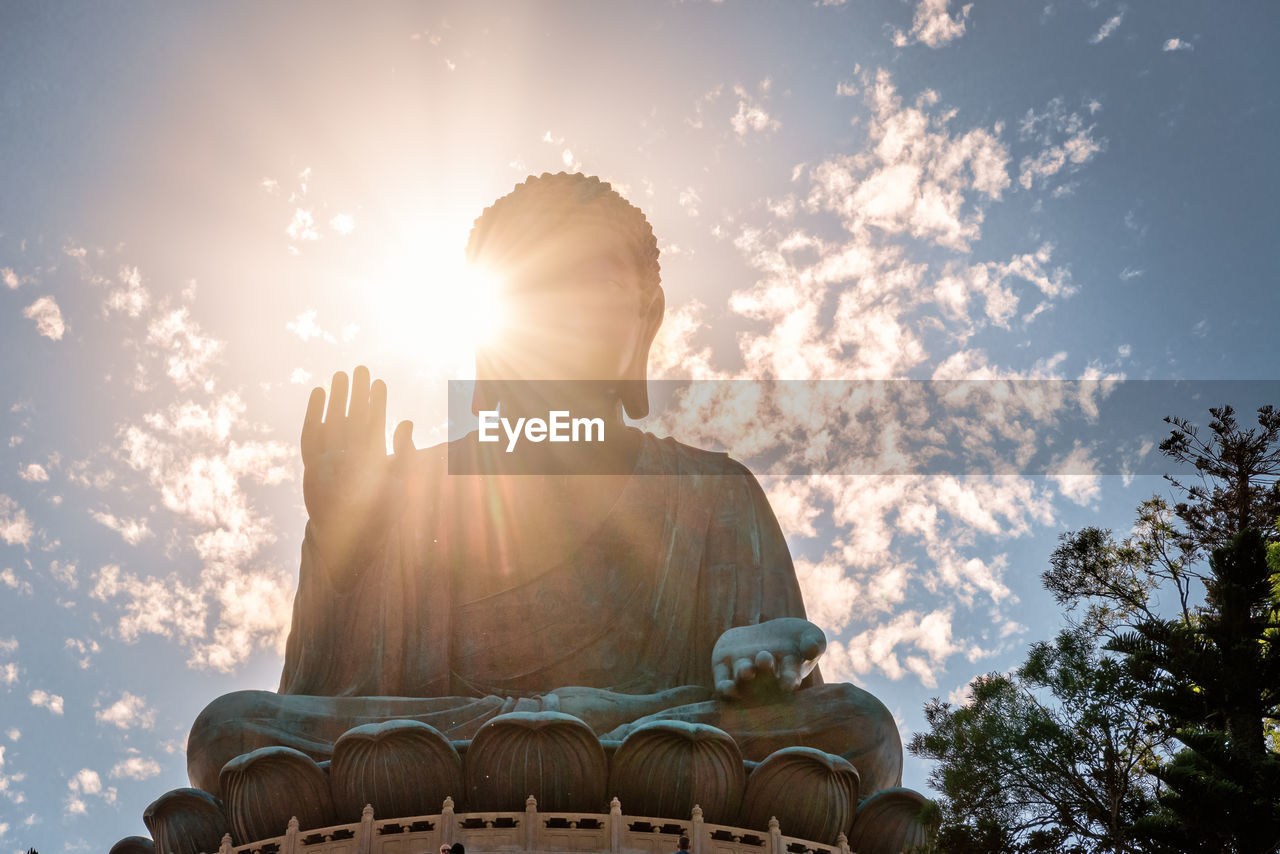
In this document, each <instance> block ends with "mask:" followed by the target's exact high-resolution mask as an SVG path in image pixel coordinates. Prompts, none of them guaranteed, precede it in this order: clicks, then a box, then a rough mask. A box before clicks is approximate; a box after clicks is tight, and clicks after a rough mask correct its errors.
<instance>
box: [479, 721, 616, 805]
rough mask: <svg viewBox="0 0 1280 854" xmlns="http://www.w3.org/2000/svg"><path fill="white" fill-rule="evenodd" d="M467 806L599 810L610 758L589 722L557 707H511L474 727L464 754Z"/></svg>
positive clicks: (603, 797)
mask: <svg viewBox="0 0 1280 854" xmlns="http://www.w3.org/2000/svg"><path fill="white" fill-rule="evenodd" d="M465 766H466V791H467V804H468V809H471V810H475V811H489V810H523V809H524V808H525V799H526V798H527V797H528V796H529V795H533V796H534V797H535V798H537V799H538V809H539V810H542V811H547V812H570V811H583V812H597V811H600V810H602V809H603V807H604V803H605V782H606V781H607V780H608V776H609V771H608V763H607V761H606V760H605V755H604V748H603V747H602V746H601V745H600V740H599V739H598V738H597V737H596V734H595V732H593V731H592V729H591V727H589V726H587V725H586V724H585V723H583V722H582V721H581V720H579V719H578V718H575V717H573V716H572V715H566V714H562V713H561V712H511V713H509V714H505V715H499V716H498V717H496V718H493V719H492V720H490V721H489V722H488V723H486V724H485V725H484V726H482V727H480V729H479V730H478V731H477V732H476V735H475V738H474V739H473V740H472V742H471V746H470V747H469V748H468V749H467V755H466V762H465Z"/></svg>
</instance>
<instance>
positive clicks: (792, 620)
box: [711, 617, 827, 700]
mask: <svg viewBox="0 0 1280 854" xmlns="http://www.w3.org/2000/svg"><path fill="white" fill-rule="evenodd" d="M826 648H827V637H826V635H825V634H823V632H822V629H820V628H818V627H817V626H815V625H814V624H813V623H811V622H809V621H808V620H802V619H800V618H798V617H781V618H779V619H776V620H768V621H766V622H763V623H757V624H756V625H753V626H737V627H735V628H732V629H729V630H728V631H726V632H725V633H724V634H722V635H721V636H720V639H719V640H717V641H716V645H715V648H714V649H713V650H712V652H711V660H712V668H713V670H714V675H715V680H716V693H717V694H719V695H720V696H722V697H727V698H733V699H738V700H768V699H773V698H776V697H777V696H778V695H780V694H789V693H791V692H792V691H795V690H796V689H797V688H799V687H800V682H801V681H802V680H803V679H804V678H805V677H806V676H808V675H809V673H810V672H811V671H812V670H813V668H814V665H815V664H817V661H818V656H820V655H822V653H823V652H824V651H825V650H826Z"/></svg>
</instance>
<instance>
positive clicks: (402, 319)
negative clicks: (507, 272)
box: [369, 219, 503, 378]
mask: <svg viewBox="0 0 1280 854" xmlns="http://www.w3.org/2000/svg"><path fill="white" fill-rule="evenodd" d="M469 227H470V222H469V221H468V220H465V219H464V220H462V221H461V224H459V223H458V221H457V220H446V219H423V220H418V221H414V222H409V223H404V224H403V225H402V226H401V228H400V229H399V231H400V235H399V239H398V240H396V241H393V242H392V244H391V245H390V246H388V250H387V253H386V255H385V256H384V257H383V258H382V259H381V261H380V263H379V264H378V265H377V270H376V271H375V272H374V273H373V275H372V276H371V277H370V281H369V285H370V288H371V290H372V291H374V293H372V294H370V296H371V297H373V299H374V301H375V304H376V305H378V307H379V308H378V311H379V314H380V315H382V316H383V317H384V318H385V321H384V323H382V324H380V325H381V326H382V327H383V334H384V335H386V336H387V337H386V340H384V341H382V342H380V343H381V344H382V345H383V346H385V347H386V348H387V349H389V350H392V351H394V352H395V353H396V354H397V355H399V356H401V357H403V358H406V359H408V360H411V361H414V362H416V363H417V364H418V365H419V367H421V368H423V369H426V370H439V371H442V372H446V373H450V374H451V375H453V376H455V377H458V378H470V377H471V376H472V373H473V371H474V356H475V351H476V349H477V348H480V347H483V346H484V345H486V344H488V343H491V342H492V341H493V340H494V338H495V337H496V336H497V335H498V334H499V330H500V329H501V327H502V321H503V316H502V314H503V306H502V301H501V299H500V298H499V281H498V278H497V277H496V276H495V275H494V274H492V273H490V272H487V271H485V270H482V269H480V268H478V267H476V266H474V265H471V264H468V263H467V262H466V257H465V249H466V238H467V229H468V228H469Z"/></svg>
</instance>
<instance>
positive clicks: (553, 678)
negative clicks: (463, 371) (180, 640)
mask: <svg viewBox="0 0 1280 854" xmlns="http://www.w3.org/2000/svg"><path fill="white" fill-rule="evenodd" d="M462 441H465V440H462ZM437 451H438V449H437ZM423 453H424V454H427V453H429V452H423ZM428 464H429V466H435V469H434V473H433V474H429V475H427V476H419V477H417V478H415V479H414V482H413V484H412V485H413V487H414V492H413V493H412V496H411V499H410V502H409V505H408V506H407V507H406V508H405V512H404V513H403V514H401V516H400V521H399V522H398V523H397V524H395V525H393V526H392V527H391V529H390V531H389V533H388V535H387V536H386V538H385V540H384V542H382V543H380V544H377V545H376V546H375V547H374V548H372V549H370V550H369V551H368V552H367V556H366V558H365V559H364V560H362V561H359V562H357V563H356V565H355V568H354V569H350V568H349V569H347V570H345V571H344V570H340V569H339V568H336V567H330V566H326V565H325V563H324V561H323V559H322V557H321V555H320V554H319V552H318V550H317V548H316V545H315V539H314V537H313V532H312V530H311V526H310V525H308V532H307V536H306V538H305V540H304V544H303V549H302V566H301V571H300V574H299V582H298V591H297V594H296V597H295V600H294V612H293V623H292V627H291V631H290V635H289V640H288V646H287V649H286V656H285V665H284V671H283V674H282V676H281V680H280V689H279V693H278V694H270V693H269V692H238V693H236V694H231V695H227V696H226V697H223V698H220V699H219V700H216V701H214V703H213V704H211V705H210V706H209V707H208V708H207V709H206V710H205V712H203V713H202V715H201V717H200V719H198V720H197V722H196V725H195V727H193V730H192V735H191V739H190V744H189V751H188V769H189V774H190V776H191V778H192V782H193V784H194V785H197V786H199V787H201V788H205V789H207V790H209V791H216V786H217V782H216V776H217V770H218V769H220V768H221V763H223V762H225V761H227V760H228V759H230V758H233V757H234V756H236V755H238V754H239V753H242V752H245V751H246V750H250V749H253V748H255V747H259V746H264V745H267V744H284V745H287V746H292V747H296V748H298V749H301V750H304V751H305V752H308V753H310V754H311V755H312V756H314V757H316V758H318V759H322V758H326V757H327V756H328V755H329V751H330V750H331V747H332V743H333V741H334V740H336V738H337V737H338V736H339V735H341V733H342V732H344V731H345V730H346V729H347V728H349V727H351V726H356V725H359V724H361V723H368V722H373V721H380V720H387V719H392V718H410V719H416V720H421V721H425V722H427V723H430V724H431V725H433V726H435V727H436V728H437V729H439V730H441V731H442V732H443V733H445V734H446V735H447V736H449V737H450V738H454V739H467V738H470V737H471V736H472V735H473V734H474V732H475V730H476V729H478V728H479V726H480V725H482V724H483V723H484V722H485V721H487V720H489V719H490V718H492V717H494V716H496V715H498V714H501V713H503V712H507V711H514V710H522V711H524V710H529V711H532V710H545V709H551V710H566V711H572V712H573V713H575V714H578V715H579V716H580V717H582V718H583V719H584V720H586V721H587V723H589V724H591V725H592V726H593V727H594V728H596V730H597V732H598V733H600V734H601V735H604V736H606V737H615V738H616V737H621V736H623V735H625V734H626V732H628V731H629V730H630V729H631V728H633V727H634V726H635V725H636V723H637V721H643V720H649V719H653V718H678V719H682V720H689V721H695V722H705V723H711V724H714V725H716V726H720V727H722V728H724V729H726V730H728V731H730V732H731V733H732V734H733V735H734V736H735V737H736V738H737V739H738V741H739V744H740V746H741V747H742V748H743V753H744V756H746V757H747V758H749V759H756V760H759V759H763V758H764V756H765V755H767V754H768V753H769V752H771V751H772V750H774V749H776V748H778V747H782V746H789V745H807V746H814V747H820V748H822V749H824V750H828V751H830V752H833V753H840V754H842V755H844V756H845V757H846V758H849V759H850V760H851V761H853V762H854V764H855V765H856V766H858V767H859V770H860V771H861V772H862V777H863V785H864V787H867V786H868V784H870V787H869V788H864V791H866V792H871V791H875V790H876V789H878V788H884V787H887V786H892V785H897V784H898V781H899V780H900V777H901V761H902V759H901V743H900V740H899V738H898V734H897V728H896V726H895V725H894V724H893V720H892V716H891V715H889V713H888V711H887V710H886V709H885V708H884V706H883V704H881V703H880V702H879V701H878V700H876V699H875V698H874V697H872V696H871V695H870V694H868V693H867V692H865V691H862V690H861V689H858V688H855V687H854V686H851V685H838V686H835V685H829V686H824V685H822V680H821V677H820V675H819V674H818V671H817V670H816V669H815V670H814V672H813V673H811V674H810V675H809V677H807V678H806V680H805V682H804V683H803V685H802V687H801V689H800V690H799V691H797V692H795V694H793V695H791V696H789V697H787V698H785V699H784V700H782V701H779V702H777V703H774V704H770V705H766V706H758V707H751V706H743V705H742V704H740V703H730V702H725V701H720V700H714V699H713V689H714V680H713V669H712V648H713V647H714V645H715V643H716V640H717V639H718V638H719V637H720V635H721V634H722V633H723V632H724V631H725V630H727V629H729V628H733V627H736V626H744V625H752V624H756V623H761V622H764V621H767V620H772V619H775V618H779V617H799V618H803V617H804V616H805V610H804V603H803V600H802V598H801V594H800V587H799V584H798V582H797V579H796V575H795V570H794V567H793V565H792V561H791V556H790V552H789V551H788V549H787V545H786V542H785V540H784V539H783V536H782V531H781V529H780V528H779V526H778V522H777V519H776V518H775V516H774V514H773V512H772V510H771V509H770V507H769V504H768V501H767V499H766V498H765V495H764V492H763V490H762V489H761V488H760V486H759V484H758V483H757V482H756V480H755V478H754V477H753V476H752V475H751V473H750V472H749V471H748V470H747V469H746V468H745V467H744V466H743V465H742V464H740V463H738V462H736V461H734V460H732V459H730V458H729V457H728V456H727V455H725V454H720V453H712V452H708V451H702V450H698V449H696V448H691V447H689V446H687V445H683V444H681V443H679V442H676V441H675V440H673V439H657V438H656V437H654V436H652V435H651V434H648V433H645V434H643V436H642V439H641V443H640V451H639V455H638V458H637V460H636V464H635V470H634V472H633V473H632V474H631V476H630V477H628V478H627V479H626V480H625V483H624V484H623V486H622V488H621V491H620V492H618V493H617V497H616V500H615V501H614V503H613V504H612V506H611V507H610V508H609V509H608V511H607V512H605V513H603V514H602V516H601V521H599V523H598V524H596V525H595V526H594V527H593V529H592V530H589V531H587V530H584V531H582V532H580V535H581V536H580V540H579V542H578V543H577V544H576V546H575V547H574V548H572V549H571V550H569V551H568V553H567V556H565V557H564V559H561V560H556V561H553V562H552V563H549V564H547V565H545V566H534V567H528V566H525V567H523V568H522V569H521V568H519V564H520V561H519V559H518V557H519V556H518V555H516V554H514V553H513V549H514V548H516V546H513V544H512V542H511V541H510V538H509V537H508V536H507V535H506V533H507V532H506V530H505V529H504V520H505V519H506V518H507V514H508V513H509V512H511V509H510V508H508V507H506V506H504V500H505V499H504V495H503V493H502V491H501V488H500V479H497V480H495V479H488V478H482V477H473V476H459V475H448V474H445V473H444V471H443V465H444V463H443V457H442V456H439V455H437V456H435V457H430V458H429V460H428ZM429 470H430V469H429ZM570 706H572V708H570ZM582 709H586V711H582ZM610 730H612V731H613V732H612V733H610V732H609V731H610Z"/></svg>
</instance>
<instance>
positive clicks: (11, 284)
mask: <svg viewBox="0 0 1280 854" xmlns="http://www.w3.org/2000/svg"><path fill="white" fill-rule="evenodd" d="M0 279H3V280H4V283H5V286H6V287H7V288H9V290H11V291H15V290H17V289H18V288H19V287H20V286H21V285H22V280H21V279H19V278H18V274H17V273H15V272H13V268H12V267H5V268H4V269H0Z"/></svg>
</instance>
